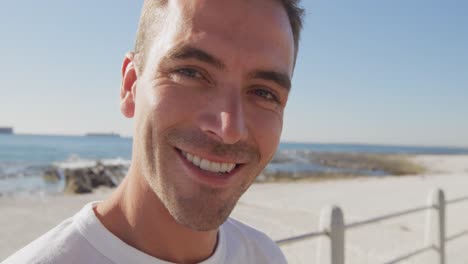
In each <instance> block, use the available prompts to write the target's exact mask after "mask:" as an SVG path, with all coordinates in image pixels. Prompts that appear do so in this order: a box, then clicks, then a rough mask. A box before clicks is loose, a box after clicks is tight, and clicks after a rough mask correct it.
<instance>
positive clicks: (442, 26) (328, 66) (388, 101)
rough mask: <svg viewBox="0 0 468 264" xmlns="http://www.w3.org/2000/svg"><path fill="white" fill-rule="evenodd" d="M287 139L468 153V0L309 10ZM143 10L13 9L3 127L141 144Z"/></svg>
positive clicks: (115, 2) (0, 68)
mask: <svg viewBox="0 0 468 264" xmlns="http://www.w3.org/2000/svg"><path fill="white" fill-rule="evenodd" d="M302 2H303V6H304V7H305V8H306V9H307V17H306V21H305V28H304V31H303V37H302V42H301V49H300V52H299V59H298V65H297V67H296V72H295V75H294V79H293V89H292V92H291V95H290V100H289V103H288V106H287V110H286V114H285V123H284V130H283V136H282V140H283V141H303V142H324V143H329V142H348V143H383V144H411V145H448V146H465V147H467V146H468V15H467V14H468V1H462V0H459V1H455V0H450V1H436V0H411V1H407V0H392V1H384V0H380V1H376V0H368V1H358V0H356V1H354V0H353V1H344V0H342V1H326V0H322V1H315V0H314V1H311V0H305V1H304V0H303V1H302ZM140 8H141V1H128V0H126V1H122V0H99V1H94V0H93V1H91V0H80V1H72V0H49V1H36V0H26V1H4V2H3V3H2V8H1V9H0V50H1V52H2V54H1V61H2V63H1V64H0V77H1V78H0V81H1V86H0V126H13V127H14V128H15V130H16V132H18V133H40V134H44V133H46V134H84V133H86V132H110V131H114V132H118V133H121V134H123V135H131V132H132V126H133V124H132V121H131V120H127V119H125V118H123V116H122V115H121V114H120V111H119V99H118V95H119V88H120V66H121V61H122V58H123V55H124V54H125V52H126V51H127V50H131V49H132V47H133V43H134V38H135V31H136V27H137V23H138V17H139V12H140Z"/></svg>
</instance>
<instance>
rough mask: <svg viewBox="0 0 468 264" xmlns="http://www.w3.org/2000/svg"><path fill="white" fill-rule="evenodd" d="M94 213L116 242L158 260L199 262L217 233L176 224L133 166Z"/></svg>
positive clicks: (211, 248)
mask: <svg viewBox="0 0 468 264" xmlns="http://www.w3.org/2000/svg"><path fill="white" fill-rule="evenodd" d="M95 213H96V216H97V217H98V219H99V220H100V221H101V222H102V224H103V225H104V226H105V227H106V228H107V229H108V230H109V231H110V232H112V233H113V234H114V235H116V236H117V237H118V238H119V239H121V240H122V241H124V242H125V243H127V244H128V245H130V246H132V247H134V248H136V249H138V250H140V251H142V252H144V253H146V254H148V255H151V256H153V257H156V258H158V259H161V260H165V261H170V262H175V263H198V262H201V261H203V260H205V259H207V258H209V257H210V256H211V255H212V254H213V253H214V250H215V248H216V242H217V230H211V231H204V232H201V231H195V230H192V229H189V228H187V227H185V226H183V225H181V224H179V223H177V222H176V221H175V220H174V218H173V217H172V216H171V215H170V214H169V212H168V210H167V209H166V207H165V206H164V205H163V204H162V202H161V201H160V200H159V198H158V197H157V196H156V194H155V193H154V192H153V190H152V189H151V188H150V187H149V185H148V183H147V181H146V180H145V179H144V177H143V175H141V174H140V173H137V172H136V171H135V170H134V169H132V167H131V168H130V170H129V173H128V175H127V176H126V177H125V179H124V181H122V183H121V184H120V185H119V187H118V189H117V190H116V191H115V192H114V193H113V194H112V196H111V197H110V198H109V199H107V200H105V201H103V202H102V203H99V204H98V205H97V207H96V208H95Z"/></svg>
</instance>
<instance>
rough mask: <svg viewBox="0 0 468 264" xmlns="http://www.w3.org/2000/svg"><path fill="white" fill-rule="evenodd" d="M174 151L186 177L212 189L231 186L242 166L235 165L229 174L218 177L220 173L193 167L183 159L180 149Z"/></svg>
mask: <svg viewBox="0 0 468 264" xmlns="http://www.w3.org/2000/svg"><path fill="white" fill-rule="evenodd" d="M174 149H175V152H176V153H177V155H178V156H179V158H180V160H181V162H182V163H183V164H184V167H185V169H186V171H187V175H188V176H189V177H191V178H192V179H194V180H195V181H197V182H199V183H201V184H203V185H208V186H210V187H213V188H226V187H228V186H229V185H231V184H232V182H233V181H234V180H235V179H236V177H235V174H236V173H237V172H238V171H239V170H240V169H241V168H242V166H243V164H237V165H236V167H235V168H234V169H233V170H232V171H230V172H229V173H223V174H222V175H220V173H216V172H210V171H205V170H202V169H200V168H199V167H197V166H195V165H194V164H192V163H191V162H190V161H188V160H187V159H186V158H185V157H184V155H183V154H182V151H181V150H180V149H178V148H174Z"/></svg>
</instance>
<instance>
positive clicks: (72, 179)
mask: <svg viewBox="0 0 468 264" xmlns="http://www.w3.org/2000/svg"><path fill="white" fill-rule="evenodd" d="M127 170H128V168H126V167H125V166H122V165H104V164H102V163H101V162H97V163H96V165H95V166H93V167H88V168H76V169H66V170H65V172H64V174H65V192H67V193H88V192H92V190H93V189H95V188H97V187H100V186H107V187H115V186H117V185H118V184H119V183H120V182H121V181H122V179H123V178H124V177H125V174H126V171H127Z"/></svg>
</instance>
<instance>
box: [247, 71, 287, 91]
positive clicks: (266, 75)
mask: <svg viewBox="0 0 468 264" xmlns="http://www.w3.org/2000/svg"><path fill="white" fill-rule="evenodd" d="M249 77H250V78H252V79H263V80H266V81H271V82H274V83H276V84H278V85H279V86H281V87H282V88H284V89H286V90H287V91H288V92H289V91H290V90H291V79H290V78H289V75H287V74H286V73H282V72H277V71H263V70H257V71H254V72H252V73H250V74H249Z"/></svg>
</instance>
